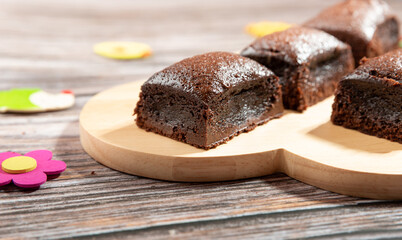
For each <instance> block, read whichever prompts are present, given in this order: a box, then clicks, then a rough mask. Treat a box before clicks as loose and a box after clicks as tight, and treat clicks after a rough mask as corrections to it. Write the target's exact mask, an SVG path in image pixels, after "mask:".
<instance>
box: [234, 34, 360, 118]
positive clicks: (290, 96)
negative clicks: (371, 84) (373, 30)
mask: <svg viewBox="0 0 402 240" xmlns="http://www.w3.org/2000/svg"><path fill="white" fill-rule="evenodd" d="M241 55H242V56H245V57H248V58H251V59H254V60H256V61H257V62H259V63H261V64H263V65H265V66H266V67H267V68H268V69H271V70H272V71H273V72H274V73H275V74H276V75H277V76H278V77H279V78H280V83H281V85H282V95H283V104H284V106H285V108H288V109H293V110H297V111H300V112H302V111H303V110H305V109H307V107H308V106H311V105H313V104H316V103H317V102H319V101H321V100H323V99H325V98H327V97H328V96H330V95H332V94H333V93H334V91H335V88H336V84H337V83H338V81H339V80H340V79H341V78H342V77H343V76H344V75H346V74H347V73H350V72H351V71H352V70H353V68H354V61H353V56H352V52H351V49H350V46H349V45H347V44H345V43H343V42H341V41H339V40H338V39H336V38H335V37H333V36H332V35H329V34H327V33H325V32H323V31H320V30H316V29H312V28H305V27H293V28H289V29H287V30H285V31H283V32H276V33H273V34H269V35H266V36H264V37H262V38H259V39H257V40H255V41H254V42H253V43H252V44H251V45H250V46H248V47H246V48H245V49H244V50H243V51H242V52H241Z"/></svg>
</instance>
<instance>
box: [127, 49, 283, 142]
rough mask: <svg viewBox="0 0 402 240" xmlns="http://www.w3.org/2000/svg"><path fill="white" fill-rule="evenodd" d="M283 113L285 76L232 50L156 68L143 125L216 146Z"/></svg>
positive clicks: (140, 108) (147, 88)
mask: <svg viewBox="0 0 402 240" xmlns="http://www.w3.org/2000/svg"><path fill="white" fill-rule="evenodd" d="M282 113H283V105H282V100H281V91H280V85H279V79H278V77H276V76H275V75H274V73H273V72H271V71H270V70H268V69H267V68H266V67H264V66H262V65H260V64H259V63H257V62H255V61H253V60H251V59H248V58H244V57H241V56H239V55H237V54H233V53H226V52H212V53H206V54H202V55H197V56H194V57H191V58H187V59H184V60H182V61H180V62H178V63H175V64H173V65H171V66H169V67H167V68H165V69H164V70H162V71H160V72H158V73H155V74H154V75H153V76H152V77H151V78H149V79H148V80H147V81H146V82H145V83H144V84H143V85H142V87H141V93H140V100H139V102H138V103H137V106H136V108H135V110H134V114H136V115H137V119H136V122H137V125H138V126H139V127H140V128H144V129H146V130H148V131H152V132H155V133H158V134H161V135H164V136H167V137H170V138H173V139H176V140H179V141H182V142H185V143H188V144H191V145H193V146H196V147H199V148H204V149H210V148H214V147H216V146H218V145H219V144H222V143H224V142H226V141H228V140H229V139H231V138H232V137H234V136H236V135H238V134H239V133H241V132H247V131H250V130H252V129H253V128H255V127H256V126H257V125H260V124H263V123H265V122H267V121H269V120H270V119H272V118H277V117H280V116H281V115H282Z"/></svg>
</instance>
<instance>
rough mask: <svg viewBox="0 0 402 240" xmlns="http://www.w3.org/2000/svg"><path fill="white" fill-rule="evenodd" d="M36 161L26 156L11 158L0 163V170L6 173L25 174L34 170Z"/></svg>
mask: <svg viewBox="0 0 402 240" xmlns="http://www.w3.org/2000/svg"><path fill="white" fill-rule="evenodd" d="M36 166H37V163H36V160H35V159H33V158H31V157H27V156H17V157H11V158H8V159H6V160H4V161H3V162H2V163H1V169H3V171H5V172H7V173H26V172H30V171H32V170H34V169H35V168H36Z"/></svg>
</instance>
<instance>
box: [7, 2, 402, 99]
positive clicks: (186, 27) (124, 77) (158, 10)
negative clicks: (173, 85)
mask: <svg viewBox="0 0 402 240" xmlns="http://www.w3.org/2000/svg"><path fill="white" fill-rule="evenodd" d="M335 2H337V1H336V0H327V1H320V0H304V1H294V0H281V1H276V0H275V1H273V0H252V1H231V0H202V1H187V0H173V1H164V0H152V1H135V0H113V1H110V0H109V1H107V0H69V1H54V0H34V1H33V0H0V89H7V88H10V87H26V86H31V87H32V86H35V87H41V88H45V89H65V88H68V89H72V90H75V91H76V94H78V95H91V94H93V93H96V92H99V91H100V90H103V89H105V88H107V87H108V86H113V85H116V84H119V83H124V82H129V81H134V80H139V79H144V78H148V77H149V76H150V75H152V73H154V72H155V71H158V70H161V69H162V68H164V67H166V66H168V65H170V64H172V63H174V62H176V61H178V60H180V59H182V58H184V57H189V56H192V55H195V54H199V53H204V52H207V51H217V50H222V51H239V50H241V49H242V48H243V47H244V46H246V45H247V44H249V43H250V42H251V41H252V40H253V37H252V36H250V35H248V34H246V33H245V31H244V28H245V26H246V25H247V24H248V23H250V22H256V21H262V20H269V21H285V22H290V23H302V22H303V21H305V20H307V19H308V18H310V17H312V16H314V15H315V14H317V13H318V12H319V11H320V10H322V9H323V8H325V7H326V6H329V5H332V4H334V3H335ZM388 2H389V3H390V5H391V6H399V7H400V6H402V1H398V0H390V1H388ZM111 40H126V41H138V42H144V43H147V44H149V45H151V47H152V49H153V53H154V54H153V56H151V57H149V58H147V59H142V60H135V61H116V60H110V59H105V58H102V57H99V56H97V55H95V54H94V53H93V52H92V46H93V45H94V44H96V43H98V42H103V41H111Z"/></svg>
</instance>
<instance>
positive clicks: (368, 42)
mask: <svg viewBox="0 0 402 240" xmlns="http://www.w3.org/2000/svg"><path fill="white" fill-rule="evenodd" d="M304 25H305V26H307V27H313V28H316V29H320V30H323V31H325V32H327V33H329V34H331V35H333V36H335V37H337V38H338V39H340V40H341V41H344V42H346V43H348V44H349V45H350V46H351V47H352V51H353V56H354V59H355V63H356V66H357V65H358V63H359V60H360V59H361V58H362V57H364V56H366V57H375V56H379V55H381V54H384V53H386V52H388V51H390V50H393V49H395V48H397V47H398V37H399V22H398V19H397V17H396V16H395V15H393V14H392V13H391V11H390V9H389V6H388V4H387V3H385V2H384V1H381V0H348V1H344V2H341V3H338V4H336V5H334V6H332V7H330V8H328V9H325V10H324V11H322V12H321V13H320V14H319V15H318V16H316V17H315V18H313V19H311V20H309V21H308V22H306V23H305V24H304Z"/></svg>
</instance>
